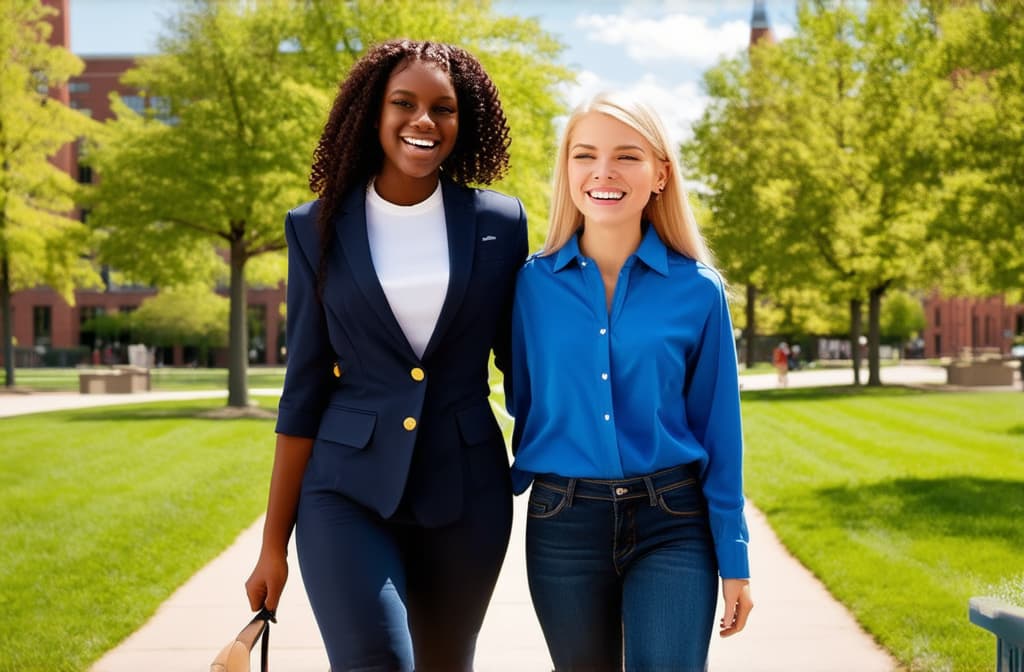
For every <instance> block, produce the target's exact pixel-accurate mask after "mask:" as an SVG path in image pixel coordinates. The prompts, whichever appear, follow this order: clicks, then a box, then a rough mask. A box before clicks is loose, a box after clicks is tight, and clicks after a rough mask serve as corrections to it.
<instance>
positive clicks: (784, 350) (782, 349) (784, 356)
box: [772, 341, 789, 387]
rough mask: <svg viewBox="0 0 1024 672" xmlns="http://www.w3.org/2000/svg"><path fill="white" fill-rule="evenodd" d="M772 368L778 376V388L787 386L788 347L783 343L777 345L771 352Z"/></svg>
mask: <svg viewBox="0 0 1024 672" xmlns="http://www.w3.org/2000/svg"><path fill="white" fill-rule="evenodd" d="M772 366H774V367H775V371H776V373H778V374H779V378H778V382H779V387H788V386H789V346H788V345H787V344H786V342H785V341H783V342H782V343H779V344H778V345H777V346H775V349H774V350H772Z"/></svg>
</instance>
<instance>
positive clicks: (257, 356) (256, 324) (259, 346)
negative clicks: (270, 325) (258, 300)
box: [249, 304, 267, 364]
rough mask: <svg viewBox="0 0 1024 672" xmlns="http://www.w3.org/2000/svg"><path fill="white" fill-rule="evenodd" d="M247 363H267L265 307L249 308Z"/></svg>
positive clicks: (260, 305) (261, 305)
mask: <svg viewBox="0 0 1024 672" xmlns="http://www.w3.org/2000/svg"><path fill="white" fill-rule="evenodd" d="M249 363H250V364H266V363H267V307H266V306H265V305H263V304H259V305H255V306H249Z"/></svg>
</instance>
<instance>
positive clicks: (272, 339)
mask: <svg viewBox="0 0 1024 672" xmlns="http://www.w3.org/2000/svg"><path fill="white" fill-rule="evenodd" d="M42 1H43V3H44V4H46V5H48V6H50V7H53V8H54V9H56V10H57V12H58V13H57V14H56V15H55V16H53V17H51V22H52V23H53V25H54V30H53V32H52V34H51V36H50V42H51V43H52V44H57V45H61V46H63V47H65V48H68V49H70V44H71V34H70V24H69V15H68V3H69V0H42ZM82 58H83V60H84V61H85V69H84V70H83V71H82V73H81V74H80V75H78V76H77V77H73V78H72V79H71V81H70V82H69V83H68V85H67V86H65V87H60V88H59V89H54V90H52V91H51V95H52V96H53V97H54V98H56V99H57V100H60V101H61V102H63V103H64V104H66V105H70V106H71V107H72V108H75V109H78V110H81V111H82V112H83V113H85V114H88V115H89V116H91V117H92V118H93V119H95V120H97V121H105V120H107V119H110V118H111V117H112V116H113V114H112V112H111V110H110V94H111V93H112V92H117V93H118V94H119V95H120V96H121V98H122V100H124V102H125V103H126V104H127V105H128V106H129V107H131V108H132V109H134V110H135V111H136V112H142V111H143V110H145V109H147V108H150V109H153V110H154V111H155V112H156V114H157V116H159V115H160V111H161V100H160V99H158V98H150V97H144V96H142V95H140V94H139V92H138V91H136V90H135V89H133V88H132V87H129V86H126V85H124V84H122V83H121V81H120V78H121V75H123V74H124V73H125V71H127V70H129V69H130V68H132V67H133V66H134V65H135V61H136V59H135V57H133V56H125V55H110V56H106V55H104V56H91V55H90V56H85V57H82ZM78 154H79V148H78V147H77V146H74V145H68V146H66V147H64V148H63V149H62V150H61V151H60V152H59V153H58V155H57V156H55V157H53V159H52V160H53V162H54V163H55V164H56V165H57V166H59V167H60V168H62V169H63V170H65V171H66V172H67V173H69V174H70V175H72V176H73V177H75V178H76V179H77V180H78V181H79V182H85V183H89V182H92V180H93V175H92V172H91V170H90V169H89V168H88V167H87V166H82V165H80V163H79V161H78ZM76 216H78V217H81V218H82V221H85V219H86V218H87V217H88V212H76ZM101 276H102V278H103V281H104V287H103V288H102V289H100V290H78V291H76V292H75V305H74V306H71V305H69V304H68V303H67V302H66V301H64V299H63V298H62V297H61V296H60V295H59V294H57V293H56V292H55V291H53V290H52V289H50V288H48V287H35V288H32V289H29V290H24V291H19V292H15V293H14V294H12V297H11V309H12V310H11V313H12V315H11V317H12V326H13V332H14V338H15V343H16V346H17V347H16V348H15V365H16V366H37V365H56V366H74V365H75V364H79V363H83V362H87V361H93V360H94V359H95V358H99V359H100V360H101V361H103V362H104V363H118V362H123V361H127V359H126V348H127V346H128V345H129V342H130V341H129V339H130V338H131V335H130V334H127V333H124V334H120V335H117V336H107V339H106V341H105V340H104V339H103V338H102V337H101V336H98V335H97V333H96V332H95V331H92V330H91V329H90V328H89V326H90V324H89V321H90V320H91V319H92V318H94V317H96V316H98V315H110V314H114V313H125V312H131V311H133V310H135V309H136V308H138V307H139V305H140V304H141V303H142V302H143V300H145V299H147V298H149V297H151V296H154V295H155V294H156V293H157V290H156V289H155V288H153V287H140V286H137V285H131V286H123V285H118V284H117V283H115V282H113V281H111V274H110V273H109V271H108V269H102V272H101ZM218 293H221V294H224V295H226V294H227V288H226V287H225V288H220V289H218ZM247 298H248V311H249V353H250V363H252V364H281V363H283V361H284V348H283V346H284V320H283V319H282V317H281V310H280V308H281V305H282V304H283V303H284V298H285V292H284V283H283V282H282V283H279V284H278V285H277V286H276V287H265V288H257V287H252V288H249V290H248V292H247ZM94 353H95V354H94ZM197 353H198V348H192V347H188V346H176V347H174V348H169V349H167V350H166V351H160V352H158V353H157V357H158V361H159V362H160V363H162V364H168V365H177V366H180V365H184V364H188V363H191V362H193V361H194V360H195V358H196V356H197ZM213 355H214V356H213V363H215V364H218V365H222V364H224V363H225V362H226V361H227V360H226V351H224V352H220V351H215V352H214V353H213ZM2 361H3V354H2V352H0V362H2Z"/></svg>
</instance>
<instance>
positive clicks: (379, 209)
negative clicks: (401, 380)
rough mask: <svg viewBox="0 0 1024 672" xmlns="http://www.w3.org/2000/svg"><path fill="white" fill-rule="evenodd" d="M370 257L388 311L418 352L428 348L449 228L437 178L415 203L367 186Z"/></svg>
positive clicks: (443, 290)
mask: <svg viewBox="0 0 1024 672" xmlns="http://www.w3.org/2000/svg"><path fill="white" fill-rule="evenodd" d="M366 233H367V235H368V237H369V239H370V257H371V258H372V260H373V266H374V268H375V269H376V271H377V278H378V279H379V280H380V284H381V286H382V287H383V288H384V295H385V296H386V297H387V299H388V304H389V305H390V306H391V312H392V313H393V314H394V316H395V319H397V320H398V325H399V326H400V327H402V331H403V332H404V333H405V338H406V340H408V341H409V345H411V346H412V349H413V352H415V353H416V356H417V357H422V356H423V351H424V350H426V348H427V343H428V342H429V341H430V336H431V334H433V333H434V327H435V326H436V325H437V318H438V317H439V316H440V315H441V306H442V305H443V304H444V297H445V295H446V294H447V292H448V272H449V265H448V229H447V228H446V226H445V219H444V201H443V200H442V197H441V183H440V182H438V185H437V189H435V190H434V193H433V194H431V195H430V196H429V197H428V198H427V199H426V200H424V201H421V202H419V203H416V204H415V205H395V204H394V203H391V202H390V201H385V200H384V199H383V198H381V197H380V194H378V193H377V190H376V189H374V187H373V182H370V185H369V186H368V187H367V188H366Z"/></svg>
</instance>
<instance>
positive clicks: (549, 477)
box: [533, 463, 700, 506]
mask: <svg viewBox="0 0 1024 672" xmlns="http://www.w3.org/2000/svg"><path fill="white" fill-rule="evenodd" d="M699 476H700V473H699V471H698V469H697V465H696V463H690V464H680V465H678V466H675V467H669V468H668V469H662V470H661V471H656V472H654V473H652V474H647V475H646V476H634V477H632V478H623V479H619V480H602V479H595V478H568V477H566V476H559V475H557V474H537V475H536V476H535V477H534V479H533V481H534V485H538V484H539V485H541V486H543V487H545V488H551V489H552V490H556V491H558V492H561V493H563V494H564V495H565V496H566V500H567V501H566V505H567V506H572V503H573V500H574V499H598V500H602V501H608V502H622V501H627V500H632V499H643V498H646V499H649V500H650V503H651V506H656V505H657V503H658V495H660V494H661V493H663V492H665V491H667V490H673V489H675V488H679V487H682V486H684V485H689V484H690V483H693V482H696V481H698V480H699V479H698V477H699Z"/></svg>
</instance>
